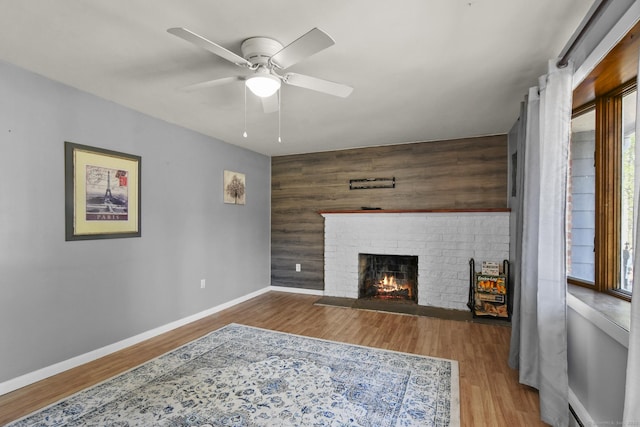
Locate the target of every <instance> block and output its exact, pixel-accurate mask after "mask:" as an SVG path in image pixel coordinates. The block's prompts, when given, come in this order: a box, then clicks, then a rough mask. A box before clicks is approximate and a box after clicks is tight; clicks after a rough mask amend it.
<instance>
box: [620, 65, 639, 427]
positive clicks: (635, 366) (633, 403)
mask: <svg viewBox="0 0 640 427" xmlns="http://www.w3.org/2000/svg"><path fill="white" fill-rule="evenodd" d="M638 70H639V71H640V64H639V65H638ZM637 79H638V85H639V86H638V87H640V77H639V78H637ZM638 136H640V96H637V100H636V150H635V156H636V159H635V187H636V188H635V192H634V194H635V201H634V221H635V224H634V227H635V241H634V242H633V245H634V247H635V248H637V247H638V243H639V242H640V227H639V226H638V225H639V224H638V217H640V215H639V214H638V210H639V209H638V206H639V205H638V203H640V195H639V194H638V193H639V191H640V185H639V183H640V167H639V166H640V165H639V162H640V144H639V143H638V141H637V138H638ZM633 254H634V259H633V271H634V272H636V271H640V251H639V250H634V251H633ZM634 276H635V275H634ZM633 281H634V284H633V292H634V294H635V296H634V297H633V298H632V300H631V325H630V329H629V353H628V355H627V379H626V384H625V396H624V415H623V418H622V424H623V425H624V426H629V427H630V426H640V404H638V402H640V297H639V295H640V286H639V285H640V280H637V279H636V278H635V277H634V280H633Z"/></svg>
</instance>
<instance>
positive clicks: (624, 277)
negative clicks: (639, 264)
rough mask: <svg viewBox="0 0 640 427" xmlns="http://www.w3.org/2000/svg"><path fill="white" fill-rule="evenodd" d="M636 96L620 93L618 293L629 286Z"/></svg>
mask: <svg viewBox="0 0 640 427" xmlns="http://www.w3.org/2000/svg"><path fill="white" fill-rule="evenodd" d="M636 98H637V91H636V90H633V91H631V92H629V93H627V94H624V95H623V96H622V147H621V164H620V174H621V180H620V192H621V194H620V203H621V207H620V246H621V248H620V251H621V257H620V260H621V264H620V283H619V287H618V288H617V289H618V290H619V291H621V292H626V293H629V294H630V293H631V291H632V289H633V250H634V247H635V246H634V242H633V240H634V237H635V229H634V226H633V224H634V208H635V203H634V193H635V191H634V188H635V174H634V171H635V147H636Z"/></svg>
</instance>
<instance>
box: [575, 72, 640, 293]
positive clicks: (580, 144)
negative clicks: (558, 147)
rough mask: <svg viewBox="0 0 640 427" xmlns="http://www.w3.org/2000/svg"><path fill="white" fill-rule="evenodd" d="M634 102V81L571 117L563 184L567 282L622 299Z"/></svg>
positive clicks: (627, 272)
mask: <svg viewBox="0 0 640 427" xmlns="http://www.w3.org/2000/svg"><path fill="white" fill-rule="evenodd" d="M636 97H637V91H636V87H635V80H634V81H632V82H631V83H629V84H626V85H622V86H620V87H619V88H617V89H615V90H614V91H612V92H610V93H608V94H606V95H604V96H600V97H597V98H596V100H595V102H594V103H590V104H589V105H587V106H586V107H582V108H579V109H577V110H575V111H574V116H573V119H572V123H571V125H572V126H571V145H570V163H569V179H568V183H567V185H568V199H567V202H568V206H567V211H568V223H567V230H568V232H567V248H568V252H567V271H568V275H569V281H570V282H571V283H576V284H580V285H583V286H590V287H592V288H594V289H596V290H598V291H602V292H608V293H611V294H614V295H616V296H619V297H621V298H625V299H630V297H631V293H632V290H633V262H632V260H633V251H634V250H635V245H634V237H635V230H634V226H633V224H634V216H635V215H637V212H636V209H635V207H636V205H637V203H638V201H637V199H636V198H634V196H635V195H634V186H635V173H634V172H635V121H636V119H635V118H636ZM636 197H637V196H636Z"/></svg>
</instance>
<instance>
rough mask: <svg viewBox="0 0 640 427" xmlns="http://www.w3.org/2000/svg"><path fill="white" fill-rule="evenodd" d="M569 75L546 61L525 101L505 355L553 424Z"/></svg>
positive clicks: (558, 375)
mask: <svg viewBox="0 0 640 427" xmlns="http://www.w3.org/2000/svg"><path fill="white" fill-rule="evenodd" d="M572 76H573V66H572V64H570V65H569V66H567V67H565V68H562V69H559V68H557V67H556V65H555V62H554V61H549V68H548V74H546V75H544V76H541V77H540V79H539V82H538V86H537V87H534V88H531V89H530V90H529V94H528V96H527V100H526V108H525V110H526V114H527V115H526V126H525V129H526V130H525V135H524V138H519V139H520V140H521V141H523V145H524V147H520V148H519V153H522V152H524V161H523V163H524V165H523V166H524V177H523V179H522V180H521V181H522V182H521V183H520V185H521V188H518V189H517V193H518V194H520V196H519V199H518V203H520V202H521V206H522V210H520V211H519V212H518V217H519V218H518V219H517V221H518V223H520V222H521V224H522V226H521V228H520V229H518V230H517V231H516V233H517V235H516V236H514V237H515V239H514V241H515V242H521V248H520V253H521V257H520V258H519V259H516V260H515V263H516V265H517V266H516V269H517V271H519V275H518V277H516V281H515V283H514V304H513V310H514V313H513V314H514V315H513V317H512V321H513V323H512V337H511V348H510V359H509V363H510V365H511V366H512V367H513V368H516V369H519V376H520V382H521V383H523V384H526V385H529V386H531V387H535V388H537V389H538V390H539V392H540V394H539V395H540V418H541V419H542V420H543V421H545V422H547V423H549V424H551V425H553V426H558V427H563V426H568V425H569V404H568V390H569V385H568V374H567V321H566V318H567V306H566V291H567V281H566V255H565V254H566V243H565V242H566V239H565V228H566V227H565V226H566V192H567V185H566V184H567V181H566V180H567V166H568V162H569V159H568V153H569V141H570V131H571V100H572V85H571V83H572ZM523 150H524V151H523Z"/></svg>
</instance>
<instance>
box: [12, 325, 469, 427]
mask: <svg viewBox="0 0 640 427" xmlns="http://www.w3.org/2000/svg"><path fill="white" fill-rule="evenodd" d="M234 327H241V328H247V329H253V330H257V331H262V332H267V333H273V334H279V335H288V336H292V337H296V338H299V339H303V340H310V341H318V342H324V343H329V344H332V345H343V346H347V347H353V348H360V349H367V350H374V351H376V352H381V353H389V354H398V355H402V356H410V357H417V358H421V359H432V360H440V361H446V362H449V363H450V366H451V396H450V401H449V403H450V413H449V417H450V418H449V426H450V427H459V426H460V372H459V363H458V361H457V360H455V359H447V358H441V357H435V356H427V355H422V354H416V353H408V352H402V351H397V350H390V349H385V348H379V347H371V346H366V345H360V344H353V343H349V342H343V341H335V340H329V339H324V338H318V337H311V336H306V335H300V334H294V333H290V332H283V331H278V330H273V329H266V328H261V327H258V326H252V325H245V324H241V323H235V322H232V323H228V324H226V325H224V326H221V327H219V328H218V329H215V330H212V331H209V332H208V333H206V334H204V335H201V336H199V337H197V338H194V339H193V340H191V341H188V342H186V343H184V344H182V345H180V346H178V347H175V348H173V349H171V350H168V351H166V352H164V353H162V354H160V355H158V356H156V357H153V358H151V359H148V360H146V361H144V362H142V363H140V364H138V365H135V366H133V367H131V368H129V369H127V370H125V371H122V372H120V373H118V374H115V375H113V376H111V377H109V378H106V379H104V380H102V381H99V382H97V383H95V384H92V385H90V386H88V387H85V388H83V389H81V390H78V391H76V392H75V393H72V394H70V395H68V396H65V397H62V398H60V399H58V400H56V401H55V402H53V403H51V404H49V405H46V406H43V407H42V408H39V409H37V410H35V411H32V412H30V413H29V414H27V415H25V416H23V417H20V418H18V419H15V420H13V421H10V422H9V423H8V424H6V425H7V427H11V426H13V425H15V424H18V423H20V422H21V421H23V420H25V419H27V418H29V417H32V416H34V415H35V414H37V413H39V412H43V411H46V410H47V409H49V408H52V407H54V406H56V405H59V404H60V403H62V402H64V401H66V400H70V399H73V398H76V397H78V396H79V395H81V394H83V393H86V392H87V391H89V390H91V389H94V388H97V387H99V386H101V385H105V384H106V383H108V382H110V381H113V380H115V379H117V378H120V377H122V376H125V375H127V374H129V373H131V372H133V371H135V370H137V369H139V368H141V367H143V366H144V365H147V364H151V363H153V362H155V361H158V360H159V359H162V358H163V357H166V356H167V355H169V354H171V353H173V352H178V351H180V350H181V349H184V348H185V347H188V346H190V345H192V344H193V343H194V342H196V341H199V340H203V339H206V338H207V337H209V336H211V335H214V334H216V333H220V332H222V331H223V330H225V329H229V328H234Z"/></svg>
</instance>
